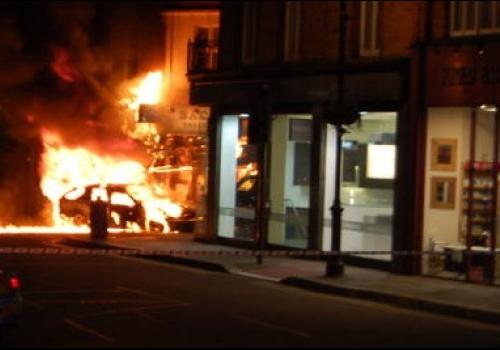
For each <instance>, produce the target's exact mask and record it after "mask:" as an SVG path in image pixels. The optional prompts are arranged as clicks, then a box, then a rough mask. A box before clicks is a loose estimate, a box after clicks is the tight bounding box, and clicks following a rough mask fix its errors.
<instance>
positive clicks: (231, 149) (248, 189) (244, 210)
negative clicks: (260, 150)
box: [218, 115, 258, 240]
mask: <svg viewBox="0 0 500 350" xmlns="http://www.w3.org/2000/svg"><path fill="white" fill-rule="evenodd" d="M248 122H249V117H247V116H241V115H240V116H236V115H234V116H233V115H225V116H223V118H222V122H221V139H220V149H219V161H218V166H219V169H220V178H219V208H218V210H219V218H218V235H219V236H221V237H227V238H235V239H240V240H253V239H254V238H255V234H256V212H255V206H256V200H257V190H258V168H257V148H256V146H255V145H252V144H249V143H248Z"/></svg>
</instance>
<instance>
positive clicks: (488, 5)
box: [450, 1, 500, 36]
mask: <svg viewBox="0 0 500 350" xmlns="http://www.w3.org/2000/svg"><path fill="white" fill-rule="evenodd" d="M498 32H500V2H499V1H452V2H451V6H450V33H451V35H452V36H466V35H481V34H490V33H498Z"/></svg>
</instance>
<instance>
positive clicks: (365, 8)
mask: <svg viewBox="0 0 500 350" xmlns="http://www.w3.org/2000/svg"><path fill="white" fill-rule="evenodd" d="M360 22H361V28H360V48H359V52H360V56H378V55H379V53H380V49H379V46H380V45H379V33H378V26H379V1H361V21H360Z"/></svg>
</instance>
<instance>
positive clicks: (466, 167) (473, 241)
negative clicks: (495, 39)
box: [423, 105, 500, 283]
mask: <svg viewBox="0 0 500 350" xmlns="http://www.w3.org/2000/svg"><path fill="white" fill-rule="evenodd" d="M428 115H429V120H428V130H427V145H428V147H427V149H428V150H429V151H428V152H427V160H426V162H427V172H426V189H425V196H426V197H425V202H424V203H425V205H424V232H423V235H424V248H425V249H429V251H430V252H431V254H429V256H428V257H426V258H425V259H424V271H425V272H426V273H429V274H432V275H437V276H439V277H445V278H453V279H468V280H469V281H474V282H480V283H490V282H491V281H492V279H493V278H495V277H496V278H499V277H500V261H499V259H498V258H497V259H496V261H494V260H493V259H492V258H491V257H493V255H491V256H488V255H487V254H480V253H487V252H489V251H491V252H492V251H495V252H496V253H497V255H496V256H497V257H498V252H499V251H500V249H499V248H500V245H499V234H498V225H499V223H500V214H499V213H500V212H499V204H500V202H499V190H498V184H499V176H498V175H499V171H500V166H499V164H500V163H499V154H500V142H499V140H500V114H498V111H497V107H496V106H486V105H483V106H480V107H477V108H451V107H450V108H430V109H429V113H428ZM468 250H470V251H472V253H473V254H466V252H467V251H468ZM443 253H444V254H443ZM467 256H470V259H467ZM492 269H494V271H492ZM493 272H494V273H493ZM490 279H491V280H490ZM496 282H497V283H498V280H497V281H496Z"/></svg>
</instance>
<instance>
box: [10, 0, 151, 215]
mask: <svg viewBox="0 0 500 350" xmlns="http://www.w3.org/2000/svg"><path fill="white" fill-rule="evenodd" d="M120 6H121V5H120V4H118V3H112V2H92V1H72V2H67V3H66V2H56V1H42V2H2V3H0V128H1V130H2V131H1V132H0V167H1V168H2V170H0V192H1V195H0V205H2V208H0V210H1V211H2V212H3V213H4V215H3V216H4V218H5V217H12V216H16V215H15V213H16V212H17V213H18V214H19V213H22V214H21V215H18V216H32V215H33V213H34V212H36V211H37V209H36V208H35V207H37V206H38V211H40V210H42V208H43V207H44V205H45V204H43V203H38V204H37V200H34V199H33V198H38V197H39V196H40V195H39V193H35V192H36V191H35V190H34V189H31V188H32V187H36V188H37V190H38V187H39V186H38V182H39V174H38V173H37V168H38V167H39V166H38V165H37V162H39V161H40V154H41V151H42V140H41V138H40V131H41V130H42V128H45V129H49V130H52V131H55V132H57V133H58V134H60V136H61V137H62V139H63V140H64V142H65V144H67V145H68V146H70V147H71V146H74V147H76V146H83V147H86V148H89V149H90V150H93V151H95V152H97V153H100V154H103V155H104V154H114V155H120V154H123V155H127V157H129V158H132V159H134V160H139V161H145V159H147V152H146V150H145V148H144V146H143V145H142V144H141V143H139V142H136V141H134V140H131V139H129V138H128V137H126V136H125V135H123V134H122V132H121V126H122V123H123V118H124V115H123V114H124V110H123V107H122V106H121V105H120V104H119V101H118V97H117V95H116V88H117V87H118V85H119V84H117V82H118V83H119V82H120V78H123V74H122V76H117V73H120V69H118V68H119V67H120V62H119V61H118V60H117V55H116V54H113V50H112V49H111V47H112V45H111V43H110V28H111V26H112V25H113V24H112V23H111V21H113V20H116V18H114V19H113V17H112V16H111V14H112V13H113V11H114V10H115V8H119V7H120ZM118 58H119V57H118ZM122 80H123V79H122ZM27 188H29V189H27ZM30 197H33V198H30ZM42 202H43V201H42ZM6 213H9V215H7V214H6ZM35 216H36V215H35Z"/></svg>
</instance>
